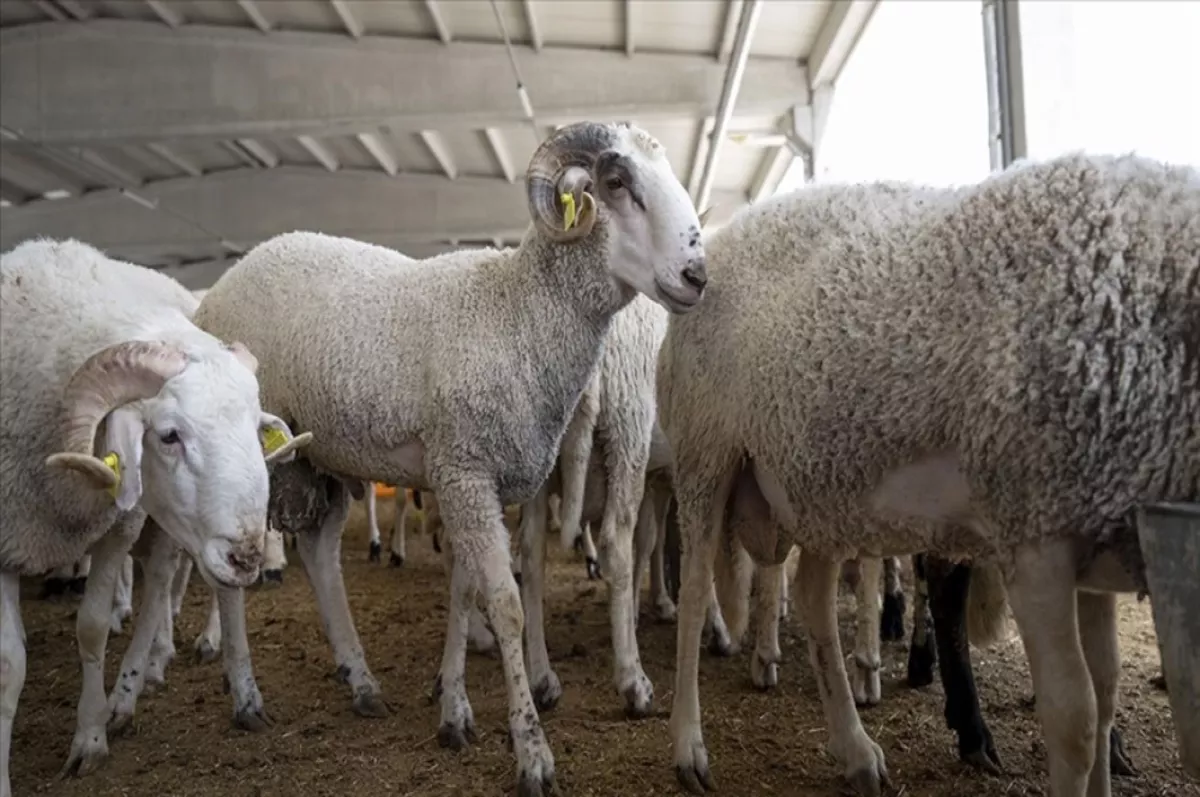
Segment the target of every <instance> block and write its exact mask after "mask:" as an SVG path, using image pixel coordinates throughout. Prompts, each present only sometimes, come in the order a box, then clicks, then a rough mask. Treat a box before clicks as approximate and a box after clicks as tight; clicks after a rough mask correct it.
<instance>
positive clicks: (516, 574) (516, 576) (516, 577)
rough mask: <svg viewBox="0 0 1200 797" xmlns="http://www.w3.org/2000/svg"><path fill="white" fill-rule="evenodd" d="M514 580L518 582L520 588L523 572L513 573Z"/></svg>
mask: <svg viewBox="0 0 1200 797" xmlns="http://www.w3.org/2000/svg"><path fill="white" fill-rule="evenodd" d="M513 581H515V582H517V588H518V589H519V588H520V587H521V574H520V573H513Z"/></svg>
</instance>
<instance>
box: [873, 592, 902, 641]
mask: <svg viewBox="0 0 1200 797" xmlns="http://www.w3.org/2000/svg"><path fill="white" fill-rule="evenodd" d="M904 609H905V606H904V593H903V592H897V593H896V594H895V595H884V596H883V614H882V616H880V618H879V638H880V639H882V640H883V641H884V642H899V641H900V640H902V639H904Z"/></svg>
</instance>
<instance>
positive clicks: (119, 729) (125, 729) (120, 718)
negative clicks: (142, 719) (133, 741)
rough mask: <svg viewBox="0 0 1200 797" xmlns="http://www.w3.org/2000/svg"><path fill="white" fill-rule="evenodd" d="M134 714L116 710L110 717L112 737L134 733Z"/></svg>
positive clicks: (109, 728) (109, 730) (110, 735)
mask: <svg viewBox="0 0 1200 797" xmlns="http://www.w3.org/2000/svg"><path fill="white" fill-rule="evenodd" d="M133 730H134V728H133V715H132V714H126V713H124V712H120V713H117V712H114V713H113V715H112V716H111V717H109V718H108V735H109V737H110V738H112V739H119V738H121V737H122V736H132V735H133Z"/></svg>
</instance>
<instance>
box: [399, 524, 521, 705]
mask: <svg viewBox="0 0 1200 797" xmlns="http://www.w3.org/2000/svg"><path fill="white" fill-rule="evenodd" d="M431 511H432V510H431ZM428 522H429V512H426V513H425V516H424V518H423V520H422V523H428ZM422 533H424V532H422ZM438 534H440V525H439V529H435V530H434V531H433V535H434V537H435V538H436V536H437V535H438ZM519 536H520V533H519V532H518V538H519ZM438 553H440V554H441V557H442V569H443V570H444V571H445V573H446V576H447V578H449V579H451V580H452V579H453V576H454V573H453V570H454V557H453V554H452V553H451V549H450V546H448V545H447V546H446V547H445V548H442V547H441V546H439V548H438ZM518 561H519V560H518ZM520 583H521V582H520V579H518V580H517V584H518V585H520ZM475 596H476V590H475V589H474V588H473V587H472V589H471V592H470V594H468V595H467V596H466V599H465V602H464V604H463V606H464V608H463V611H465V612H466V613H467V641H468V642H469V643H470V646H471V647H472V648H474V650H475V652H476V653H489V652H491V651H492V650H494V649H495V647H496V637H495V635H494V634H493V633H492V629H490V628H488V624H487V618H486V617H484V616H483V612H482V611H480V609H479V604H478V603H477V602H476V600H475ZM450 599H451V601H453V600H454V594H453V592H451V595H450ZM452 611H453V610H452ZM447 645H449V642H447ZM434 691H435V692H439V693H440V690H439V689H437V688H436V687H435V690H434ZM435 699H436V698H435Z"/></svg>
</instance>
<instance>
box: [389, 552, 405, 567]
mask: <svg viewBox="0 0 1200 797" xmlns="http://www.w3.org/2000/svg"><path fill="white" fill-rule="evenodd" d="M388 566H389V567H404V557H403V556H401V555H400V554H397V553H393V554H392V555H391V556H389V557H388Z"/></svg>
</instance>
